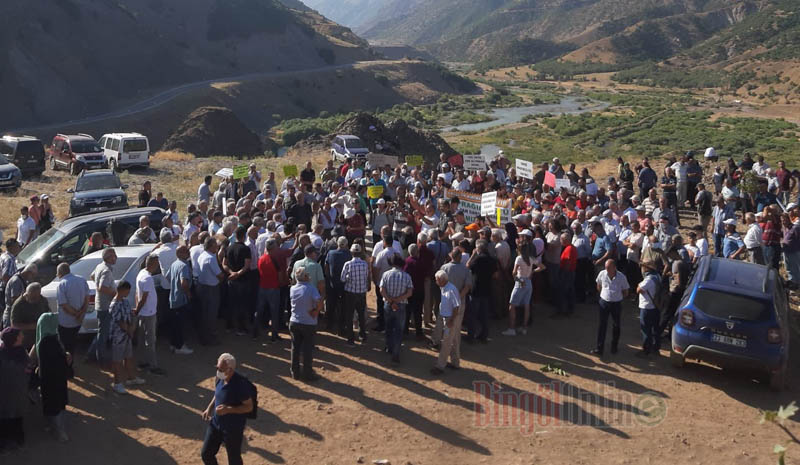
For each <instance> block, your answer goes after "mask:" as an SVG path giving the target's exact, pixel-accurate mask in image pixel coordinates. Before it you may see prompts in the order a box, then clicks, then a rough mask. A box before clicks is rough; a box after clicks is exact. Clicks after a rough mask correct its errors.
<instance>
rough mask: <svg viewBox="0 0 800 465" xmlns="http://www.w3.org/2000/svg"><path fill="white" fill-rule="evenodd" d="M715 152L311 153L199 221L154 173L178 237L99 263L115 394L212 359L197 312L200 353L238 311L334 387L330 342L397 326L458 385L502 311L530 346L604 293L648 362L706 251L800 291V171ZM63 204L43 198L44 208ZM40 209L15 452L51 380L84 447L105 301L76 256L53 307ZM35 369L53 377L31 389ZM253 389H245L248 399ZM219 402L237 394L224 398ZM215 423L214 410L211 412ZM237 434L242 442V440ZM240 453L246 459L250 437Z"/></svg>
mask: <svg viewBox="0 0 800 465" xmlns="http://www.w3.org/2000/svg"><path fill="white" fill-rule="evenodd" d="M709 150H711V152H709V151H708V150H707V151H706V154H705V156H704V159H705V160H698V159H697V158H696V157H695V156H694V155H693V154H692V153H687V154H685V155H683V156H681V157H678V158H675V157H672V158H669V159H664V161H666V163H665V164H664V165H663V166H662V163H661V161H659V163H658V164H659V166H655V165H656V161H655V160H652V161H651V160H648V159H646V158H645V159H643V160H641V161H639V162H636V163H634V164H633V166H632V165H631V163H629V162H625V161H624V160H622V159H618V169H617V172H616V173H615V175H614V176H611V177H608V178H607V179H603V180H600V179H595V178H593V177H592V175H591V174H590V173H589V169H588V168H585V167H584V168H583V169H581V171H580V173H579V172H578V171H576V166H575V165H574V164H570V165H568V166H564V165H562V164H561V162H560V160H559V159H558V158H554V159H553V160H552V162H551V163H542V164H541V165H540V166H539V167H538V168H537V170H536V171H535V172H534V173H532V176H531V177H530V178H523V177H521V176H519V173H517V171H516V169H515V166H514V165H513V164H512V162H511V161H510V160H509V159H508V158H506V156H505V155H504V154H503V153H502V152H501V153H500V154H498V156H497V157H495V158H494V159H493V160H491V162H490V163H488V165H487V169H485V170H477V171H466V170H464V169H463V168H462V167H461V166H458V165H457V164H458V159H457V158H456V159H448V157H446V156H445V155H444V154H442V155H441V156H440V160H439V162H438V163H428V162H426V163H424V164H423V165H422V166H416V167H414V166H407V165H406V164H399V165H397V166H388V165H387V166H370V164H369V162H368V161H367V160H363V159H350V160H347V161H346V162H344V163H342V164H340V165H338V166H337V165H335V164H334V162H333V161H328V162H327V165H326V166H325V167H324V168H323V169H322V170H321V171H320V172H319V173H317V171H316V170H315V169H314V167H313V166H312V164H311V162H309V163H308V164H307V165H306V166H305V167H304V169H303V170H302V171H300V173H299V175H298V176H296V177H295V176H290V177H288V178H286V179H285V180H283V181H282V182H280V183H278V181H277V180H276V178H275V173H273V172H270V173H269V174H268V175H267V176H266V177H262V175H261V173H260V172H259V171H258V170H257V168H256V166H255V165H254V164H252V165H251V166H250V170H249V173H248V175H247V176H246V177H244V178H242V179H233V178H232V177H229V178H226V179H223V180H222V181H221V182H219V183H218V184H217V186H216V189H214V187H213V186H212V185H213V183H214V178H213V177H212V176H206V177H205V179H204V180H203V182H202V184H201V185H200V186H199V188H198V191H197V201H196V202H192V203H191V204H190V205H188V206H187V208H186V213H185V215H186V216H184V217H182V215H181V214H180V213H179V212H178V206H177V203H176V202H175V201H171V202H169V201H167V199H165V198H164V196H163V194H162V193H160V192H159V193H157V194H156V195H155V196H154V195H152V192H151V183H150V182H149V181H148V182H146V183H144V185H143V186H142V189H141V191H140V192H139V196H138V199H139V204H140V205H141V206H144V205H155V206H160V207H162V208H164V209H165V210H166V214H165V215H164V217H163V219H162V221H161V223H162V224H161V229H160V230H158V231H155V230H153V229H152V228H151V227H150V218H149V217H147V216H144V217H142V219H141V221H140V228H139V229H138V230H137V231H136V232H135V233H134V234H133V236H132V237H131V239H130V242H129V243H130V244H143V243H145V244H147V243H152V244H154V249H153V251H152V252H151V253H150V254H149V256H148V257H147V259H146V260H145V263H144V267H143V269H142V270H141V271H140V272H139V273H138V275H137V278H136V280H135V282H126V281H121V282H119V283H115V282H114V280H113V278H112V270H113V267H114V265H115V263H116V253H115V251H114V249H113V248H108V247H106V246H105V245H104V244H103V237H102V235H97V237H92V238H91V239H90V241H89V242H87V245H86V247H85V250H84V251H85V252H86V253H91V252H94V251H98V250H103V251H102V259H103V262H102V263H101V264H100V265H98V266H97V268H96V269H95V270H94V272H93V273H92V275H91V276H90V277H89V279H91V280H93V281H94V283H95V288H96V297H95V300H94V306H95V310H97V313H98V321H99V333H98V334H97V336H96V339H95V341H94V342H93V344H92V346H91V347H90V348H89V351H88V354H87V357H88V358H90V359H94V360H97V361H98V362H101V363H111V364H112V367H113V383H112V387H113V390H114V391H115V392H117V393H119V394H124V393H126V392H127V391H126V388H130V387H131V386H136V385H140V384H143V383H145V382H146V381H145V379H143V378H142V377H140V375H142V374H144V373H147V372H148V371H149V373H151V374H155V375H166V371H165V370H164V369H162V368H161V367H160V366H159V364H158V359H157V356H156V343H157V328H159V327H161V328H163V329H164V330H165V331H166V335H167V338H168V339H169V344H170V349H171V351H172V352H174V353H175V354H177V355H182V356H188V355H191V354H192V353H193V351H192V349H191V348H189V347H188V345H187V344H186V342H185V337H184V331H185V329H186V327H187V326H188V325H186V323H187V320H188V321H191V323H192V325H191V326H192V327H193V328H194V333H195V335H196V341H197V343H199V344H201V345H204V346H216V345H218V344H220V334H219V333H220V328H219V327H218V319H222V320H223V321H224V328H225V330H227V331H228V332H230V333H232V334H233V333H235V334H236V335H237V336H240V337H251V338H253V339H255V340H260V339H262V338H265V340H266V342H268V343H273V344H277V343H280V342H281V340H282V336H281V335H282V334H285V333H286V332H288V333H289V335H290V338H291V344H292V347H291V376H292V377H293V378H295V379H300V380H305V381H314V380H316V379H317V378H318V375H317V374H316V373H315V371H314V370H313V363H314V362H313V349H314V345H315V334H316V332H317V331H327V332H330V333H332V334H334V335H337V336H339V337H341V344H342V345H343V346H344V347H346V348H352V347H356V346H357V342H358V343H359V344H364V343H365V342H366V341H367V338H368V337H369V335H370V333H381V332H382V333H384V334H385V350H386V353H387V359H388V360H389V361H390V362H391V363H393V364H398V363H401V360H402V358H403V345H404V342H403V341H404V340H406V339H410V338H414V339H416V340H418V341H419V343H421V344H428V345H429V346H430V348H431V349H433V350H435V351H437V352H438V358H437V360H436V362H435V364H434V365H433V366H432V367H431V368H430V371H431V373H432V374H434V375H437V376H440V375H442V374H444V373H445V372H446V371H447V370H448V369H449V370H457V369H459V367H460V364H461V350H460V346H461V341H462V340H463V341H464V342H465V343H467V344H476V343H478V344H486V343H489V342H490V329H491V325H490V320H492V319H494V320H500V321H505V322H507V328H505V329H503V330H502V331H501V332H499V334H498V336H497V337H496V338H494V339H495V340H497V338H506V337H507V338H512V337H525V336H526V334H527V330H528V328H529V327H530V325H531V324H532V321H533V316H534V315H535V316H536V318H540V317H542V316H544V315H543V311H544V310H543V309H545V308H548V309H550V313H549V315H548V316H549V317H550V318H554V319H567V318H570V316H571V315H572V314H573V312H574V311H575V306H576V303H587V302H597V308H598V315H599V324H598V331H597V337H596V340H594V341H593V343H592V344H591V347H590V351H591V352H592V353H594V354H597V355H603V354H604V352H605V350H606V346H607V345H606V341H605V340H606V333H607V326H608V320H609V318H610V319H611V321H612V331H611V333H612V334H611V341H610V344H609V345H608V348H609V349H610V352H611V353H612V354H614V353H616V352H617V351H618V350H619V340H620V315H621V309H622V303H623V302H624V301H625V300H626V299H629V300H632V301H633V302H634V304H635V305H637V307H638V308H639V311H640V320H641V330H642V346H641V349H640V351H639V352H638V353H637V354H638V355H639V356H642V357H649V356H652V355H658V354H659V350H660V346H661V340H662V339H664V336H665V335H668V334H669V331H670V329H671V325H672V323H673V317H674V313H675V310H676V309H677V307H678V305H679V302H680V300H681V296H682V294H683V292H684V289H685V287H686V285H687V281H688V278H689V275H690V273H691V270H692V267H693V265H694V264H696V263H697V262H698V260H700V259H701V258H702V257H704V256H706V255H709V254H714V255H716V256H720V257H726V258H731V259H740V260H748V261H751V262H753V263H758V264H761V265H766V266H771V267H774V268H778V267H780V266H781V262H783V263H785V267H786V272H787V274H788V286H789V287H790V288H796V287H797V286H798V284H800V208H798V206H797V203H794V202H792V199H793V197H792V195H793V191H794V189H795V187H796V184H797V181H796V180H797V178H798V177H800V173H798V172H797V171H795V172H789V171H788V170H787V169H786V167H785V165H784V163H783V162H778V163H777V169H772V168H771V167H770V166H769V165H768V164H767V163H766V162H765V161H764V159H763V157H757V161H754V160H753V159H752V158H751V156H750V155H749V154H745V155H744V158H743V160H742V161H741V162H739V163H736V162H735V161H734V160H733V159H729V160H728V161H727V163H726V164H724V165H723V166H713V163H714V162H716V155H715V152H714V151H713V149H709ZM709 153H711V154H712V157H709ZM698 158H699V157H698ZM453 162H455V163H456V166H453ZM554 179H566V180H568V181H569V182H568V186H567V185H565V184H564V183H559V186H560V188H559V189H558V190H556V189H555V185H556V184H555V183H554V182H553V180H554ZM493 191H494V192H497V199H498V205H507V207H508V208H509V209H510V210H511V215H509V216H510V218H509V219H508V220H507V221H500V223H501V224H497V222H498V216H496V215H488V216H480V215H476V210H475V205H467V204H468V203H470V201H468V200H467V197H468V196H469V195H471V194H482V193H486V192H493ZM46 200H47V199H46V197H45V196H42V197H41V199H39V198H37V199H36V204H37V205H39V202H40V201H46ZM32 202H33V199H32ZM40 207H41V206H40V205H39V207H37V208H40ZM479 207H480V205H478V209H479ZM33 208H34V207H33V206H32V207H25V208H24V209H23V213H22V217H21V218H20V222H19V223H18V237H17V238H15V239H9V240H7V241H6V242H5V246H6V250H5V253H3V255H2V256H0V278H2V283H1V285H2V288H0V289H2V294H3V298H4V300H3V302H4V303H5V312H4V317H3V325H4V327H6V329H4V330H3V333H2V341H3V344H2V346H1V347H0V364H1V365H0V367H1V369H2V377H0V386H2V389H0V391H2V393H3V394H2V395H0V423H2V435H0V441H2V442H3V444H2V445H6V444H13V443H19V442H21V441H22V440H23V438H22V436H21V431H22V419H21V414H20V405H21V404H22V403H21V402H18V400H19V399H20V398H24V397H25V396H26V393H27V394H28V395H30V394H31V393H32V392H33V390H34V388H35V386H34V384H35V385H39V384H40V385H41V396H42V398H43V399H44V402H43V403H44V404H45V409H44V414H45V415H47V416H48V418H51V419H52V423H51V424H52V427H53V428H54V431H55V432H56V434H57V435H58V437H59V438H60V439H62V440H66V432H65V430H64V428H63V425H62V420H60V419H61V418H62V415H60V412H62V411H63V409H64V406H65V405H66V402H67V399H66V380H67V378H68V377H69V376H71V371H72V368H71V367H72V363H73V360H74V358H73V357H74V354H75V348H76V336H77V334H78V330H79V329H80V326H81V321H82V320H83V318H84V316H85V314H86V312H87V311H88V306H89V292H88V287H87V282H86V279H84V278H81V277H78V276H75V275H73V274H72V273H71V272H70V267H69V265H68V264H66V263H62V264H60V265H59V266H58V272H57V273H58V279H59V285H58V299H57V300H58V308H48V307H47V302H46V301H45V300H44V299H43V298H41V296H40V292H41V288H40V286H39V285H38V284H37V283H36V282H35V278H36V269H35V265H29V266H26V267H25V268H24V269H22V270H17V269H16V265H15V260H14V257H15V256H16V254H18V253H19V251H20V250H21V248H22V247H24V246H25V244H27V243H29V242H30V240H31V239H32V238H33V237H34V236H33V235H34V234H36V233H37V231H42V228H43V227H45V226H46V227H49V225H50V224H52V219H49V220H47V221H45V222H44V223H43V218H44V217H45V216H47V215H48V214H47V213H43V211H41V210H33ZM48 208H49V207H48ZM34 211H36V213H33V212H34ZM48 211H49V212H50V213H49V214H50V215H52V210H51V209H50V210H47V209H45V210H44V212H48ZM31 218H32V221H29V219H31ZM501 219H502V218H501ZM31 222H33V223H34V224H33V226H31V225H30V223H31ZM688 222H692V223H695V224H694V225H693V226H691V227H688ZM679 228H680V229H679ZM681 229H682V231H683V232H681ZM740 232H741V233H743V234H740ZM368 234H370V235H369V236H368ZM129 293H134V296H135V297H134V299H133V301H134V302H135V303H134V305H131V304H130V299H129V298H128V294H129ZM370 293H374V295H375V300H376V303H377V304H376V306H375V318H374V321H371V320H370V319H369V318H368V305H367V296H368V294H370ZM534 307H535V310H534ZM51 312H52V313H51ZM264 332H265V333H266V334H265V335H262V333H264ZM412 333H413V335H412ZM34 335H35V337H34ZM135 342H136V343H137V344H136V345H137V346H138V347H139V352H138V354H137V355H138V357H136V358H137V359H139V362H140V363H138V366H137V363H136V360H135V359H134V343H135ZM409 343H410V342H409ZM137 368H138V370H137ZM233 368H235V359H233V358H232V356H229V355H228V354H225V357H222V358H221V359H220V363H219V369H220V373H222V374H221V375H219V374H218V377H219V379H220V381H219V382H223V383H228V382H229V381H230V380H231V379H233V378H232V377H233ZM145 370H148V371H145ZM31 372H36V373H37V374H38V376H33V377H32V376H30V373H31ZM226 373H227V374H226ZM34 378H37V379H39V380H40V381H39V382H37V383H33V384H32V383H29V379H34ZM219 382H218V383H219ZM237 383H238V382H237ZM46 386H47V388H46ZM236 389H237V390H239V391H241V390H242V388H241V386H239V387H237V388H236ZM7 393H13V395H10V394H9V395H7ZM240 394H241V393H240ZM240 394H237V395H236V396H234V397H235V398H237V399H239V400H240V401H244V400H246V399H247V398H246V397H245V398H243V395H240ZM217 395H218V396H229V395H228V394H225V393H224V392H219V389H218V392H217ZM240 403H241V402H240ZM217 410H218V409H217ZM234 410H236V409H234ZM240 410H241V411H240ZM244 410H247V409H239V410H236V413H233V414H236V415H243V414H244V413H245V412H244ZM214 412H215V410H214V402H213V401H212V405H209V409H208V410H206V411H205V412H204V417H207V418H211V417H214V416H215V415H216V414H215V413H214ZM232 412H233V411H232ZM212 423H213V421H212ZM214 424H215V425H216V426H215V428H216V430H214V431H211V432H210V433H209V434H208V435H207V437H206V440H207V441H211V443H212V444H211V447H210V449H208V450H212V449H214V447H213V446H214V445H216V449H218V448H219V445H220V444H221V442H225V444H226V446H228V443H227V442H226V441H227V440H223V439H224V438H222V436H224V434H222V433H221V432H220V431H222V430H221V429H220V428H223V429H224V428H233V429H236V428H239V427H240V426H241V428H243V424H244V422H243V421H242V422H238V421H235V422H234V421H226V422H217V423H214ZM221 425H228V426H224V427H223V426H221ZM231 425H233V426H231ZM221 434H222V436H221ZM231 437H234V438H239V439H238V441H239V442H241V435H240V434H238V433H236V434H233V433H232V436H231ZM221 438H222V439H221ZM233 442H234V443H235V442H236V440H233ZM239 445H240V444H239ZM230 447H232V448H233V449H230V448H229V452H230V451H231V450H234V451H235V450H236V444H231V445H230ZM214 454H215V451H214ZM214 454H212V453H206V449H205V448H204V454H203V459H204V461H205V462H206V463H215V459H213V455H214Z"/></svg>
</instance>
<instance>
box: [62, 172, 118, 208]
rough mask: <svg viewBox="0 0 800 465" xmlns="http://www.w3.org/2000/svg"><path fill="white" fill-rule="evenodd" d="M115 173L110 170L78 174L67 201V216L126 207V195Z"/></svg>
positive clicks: (69, 190)
mask: <svg viewBox="0 0 800 465" xmlns="http://www.w3.org/2000/svg"><path fill="white" fill-rule="evenodd" d="M127 188H128V185H127V184H122V183H121V182H120V180H119V177H118V176H117V174H116V173H114V172H113V171H111V170H98V171H83V172H81V174H79V175H78V180H77V181H76V182H75V188H74V189H68V190H67V192H70V193H72V194H73V195H72V200H70V201H69V216H70V217H72V216H77V215H84V214H86V213H95V212H99V211H104V210H116V209H120V208H128V196H127V195H126V194H125V191H124V190H123V189H127Z"/></svg>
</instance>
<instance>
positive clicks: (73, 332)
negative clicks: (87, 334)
mask: <svg viewBox="0 0 800 465" xmlns="http://www.w3.org/2000/svg"><path fill="white" fill-rule="evenodd" d="M80 330H81V327H80V326H76V327H74V328H67V327H65V326H61V325H58V339H59V340H60V341H61V345H62V346H64V351H65V352H69V353H71V354H72V355H75V342H76V340H77V339H78V332H79V331H80Z"/></svg>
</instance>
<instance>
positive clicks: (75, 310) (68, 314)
mask: <svg viewBox="0 0 800 465" xmlns="http://www.w3.org/2000/svg"><path fill="white" fill-rule="evenodd" d="M56 276H57V277H58V278H59V280H60V282H59V283H58V288H57V291H56V300H57V303H58V338H59V339H60V340H61V344H62V345H63V346H64V350H65V351H67V352H69V353H71V354H74V353H75V340H76V339H77V337H78V331H80V329H81V325H82V324H83V318H84V317H85V316H86V310H87V309H88V307H89V285H88V284H86V280H85V279H83V278H81V277H78V276H75V275H74V274H72V273H71V272H70V269H69V265H68V264H66V263H60V264H59V265H58V267H57V268H56Z"/></svg>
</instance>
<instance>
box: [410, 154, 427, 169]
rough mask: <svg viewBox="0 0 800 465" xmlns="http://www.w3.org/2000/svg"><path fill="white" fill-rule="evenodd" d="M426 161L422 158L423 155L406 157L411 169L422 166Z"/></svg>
mask: <svg viewBox="0 0 800 465" xmlns="http://www.w3.org/2000/svg"><path fill="white" fill-rule="evenodd" d="M424 161H425V159H424V158H422V155H406V163H408V166H409V167H415V166H422V162H424Z"/></svg>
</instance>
